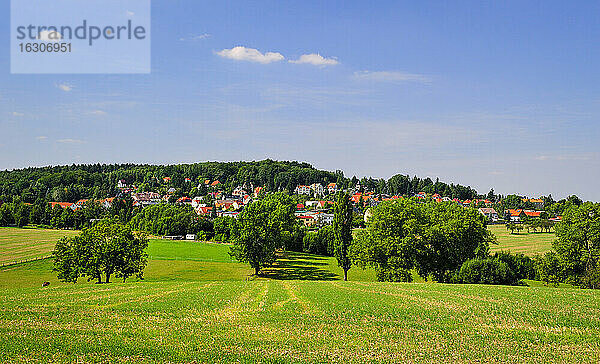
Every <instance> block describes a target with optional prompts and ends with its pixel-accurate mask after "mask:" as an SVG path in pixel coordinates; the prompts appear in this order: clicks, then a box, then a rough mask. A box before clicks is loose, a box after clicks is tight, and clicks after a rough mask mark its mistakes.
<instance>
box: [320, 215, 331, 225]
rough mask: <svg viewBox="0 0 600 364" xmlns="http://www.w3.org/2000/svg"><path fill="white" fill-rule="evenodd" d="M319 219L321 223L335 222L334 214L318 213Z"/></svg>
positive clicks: (329, 223)
mask: <svg viewBox="0 0 600 364" xmlns="http://www.w3.org/2000/svg"><path fill="white" fill-rule="evenodd" d="M317 220H318V222H319V224H321V225H331V224H333V214H325V213H322V214H318V215H317Z"/></svg>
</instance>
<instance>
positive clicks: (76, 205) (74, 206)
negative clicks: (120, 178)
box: [48, 197, 115, 211]
mask: <svg viewBox="0 0 600 364" xmlns="http://www.w3.org/2000/svg"><path fill="white" fill-rule="evenodd" d="M114 199H115V198H114V197H109V198H105V199H102V200H96V201H95V202H98V203H99V204H100V205H101V206H103V207H105V208H107V209H108V208H110V207H112V204H113V201H114ZM88 201H90V200H88V199H83V200H79V201H77V202H48V204H49V205H50V207H51V208H54V206H57V205H58V206H60V207H61V208H63V209H66V208H70V209H71V210H73V211H77V210H80V209H82V208H83V207H84V206H85V204H86V203H87V202H88Z"/></svg>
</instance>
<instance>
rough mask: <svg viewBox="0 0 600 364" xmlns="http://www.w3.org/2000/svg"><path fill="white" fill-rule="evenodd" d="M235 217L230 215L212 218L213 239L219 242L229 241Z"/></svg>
mask: <svg viewBox="0 0 600 364" xmlns="http://www.w3.org/2000/svg"><path fill="white" fill-rule="evenodd" d="M234 225H235V218H233V217H231V216H222V217H217V218H216V219H214V220H213V229H214V233H215V236H214V238H213V240H214V241H218V242H220V243H229V242H230V237H231V230H232V229H233V228H234Z"/></svg>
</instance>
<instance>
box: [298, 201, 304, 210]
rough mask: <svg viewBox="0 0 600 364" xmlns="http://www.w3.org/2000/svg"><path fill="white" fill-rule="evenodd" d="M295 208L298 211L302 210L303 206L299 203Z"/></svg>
mask: <svg viewBox="0 0 600 364" xmlns="http://www.w3.org/2000/svg"><path fill="white" fill-rule="evenodd" d="M296 208H297V209H299V210H300V209H303V208H304V204H302V203H299V204H297V205H296Z"/></svg>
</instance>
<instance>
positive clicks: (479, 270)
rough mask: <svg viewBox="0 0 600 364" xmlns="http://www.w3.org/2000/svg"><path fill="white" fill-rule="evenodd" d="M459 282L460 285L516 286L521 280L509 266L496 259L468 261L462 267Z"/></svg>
mask: <svg viewBox="0 0 600 364" xmlns="http://www.w3.org/2000/svg"><path fill="white" fill-rule="evenodd" d="M457 278H458V279H457V281H458V282H460V283H479V284H506V285H516V284H518V283H519V279H518V278H517V277H516V275H515V273H514V272H513V271H512V270H511V269H510V267H509V265H508V264H507V263H505V262H503V261H501V260H499V259H495V258H483V259H482V258H475V259H470V260H467V261H466V262H464V263H463V265H462V266H461V267H460V270H459V272H458V277H457Z"/></svg>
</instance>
